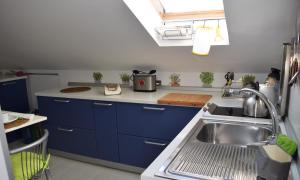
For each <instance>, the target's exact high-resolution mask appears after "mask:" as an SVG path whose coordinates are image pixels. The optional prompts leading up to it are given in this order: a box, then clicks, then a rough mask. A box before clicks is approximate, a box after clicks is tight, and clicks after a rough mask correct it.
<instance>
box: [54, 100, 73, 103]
mask: <svg viewBox="0 0 300 180" xmlns="http://www.w3.org/2000/svg"><path fill="white" fill-rule="evenodd" d="M54 101H55V102H61V103H69V102H70V100H61V99H54Z"/></svg>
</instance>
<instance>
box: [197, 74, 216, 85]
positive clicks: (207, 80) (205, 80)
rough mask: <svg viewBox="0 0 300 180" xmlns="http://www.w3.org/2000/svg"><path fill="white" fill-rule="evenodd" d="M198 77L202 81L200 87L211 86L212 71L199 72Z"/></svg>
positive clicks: (212, 79)
mask: <svg viewBox="0 0 300 180" xmlns="http://www.w3.org/2000/svg"><path fill="white" fill-rule="evenodd" d="M199 77H200V79H201V82H202V87H212V85H211V84H212V83H213V81H214V73H212V72H202V73H201V74H200V76H199Z"/></svg>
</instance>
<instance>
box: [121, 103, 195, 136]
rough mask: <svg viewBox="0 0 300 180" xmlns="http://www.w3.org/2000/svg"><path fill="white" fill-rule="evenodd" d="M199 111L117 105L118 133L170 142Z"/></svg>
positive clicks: (162, 106)
mask: <svg viewBox="0 0 300 180" xmlns="http://www.w3.org/2000/svg"><path fill="white" fill-rule="evenodd" d="M199 110H200V109H199V108H194V107H180V106H165V105H149V104H133V103H119V104H118V109H117V116H118V131H119V132H120V133H123V134H129V135H135V136H141V137H148V138H156V139H164V140H168V141H170V140H172V139H173V138H174V137H175V136H176V135H177V134H178V133H179V132H180V131H181V130H182V129H183V128H184V127H185V125H186V124H187V123H188V122H189V121H190V120H191V119H192V118H193V117H194V116H195V114H196V113H197V112H199Z"/></svg>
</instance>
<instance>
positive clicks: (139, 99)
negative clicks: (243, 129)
mask: <svg viewBox="0 0 300 180" xmlns="http://www.w3.org/2000/svg"><path fill="white" fill-rule="evenodd" d="M168 93H191V94H195V93H197V94H208V95H212V96H213V97H214V96H215V97H221V92H217V91H202V90H200V91H194V90H193V91H187V90H170V89H158V90H157V91H156V92H135V91H133V90H132V89H130V88H122V93H121V94H120V95H112V96H106V95H104V88H103V87H92V89H91V90H89V91H85V92H78V93H61V92H60V89H52V90H46V91H42V92H37V93H35V95H36V96H47V97H60V98H75V99H86V100H100V101H112V102H129V103H142V104H157V100H158V99H159V98H161V97H163V96H164V95H166V94H168Z"/></svg>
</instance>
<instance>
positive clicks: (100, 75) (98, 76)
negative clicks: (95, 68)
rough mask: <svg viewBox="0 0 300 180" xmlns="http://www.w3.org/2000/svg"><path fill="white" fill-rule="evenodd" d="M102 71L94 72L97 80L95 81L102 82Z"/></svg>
mask: <svg viewBox="0 0 300 180" xmlns="http://www.w3.org/2000/svg"><path fill="white" fill-rule="evenodd" d="M102 77H103V75H102V73H101V72H94V73H93V78H94V80H95V83H101V80H102Z"/></svg>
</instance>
